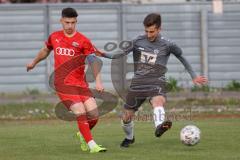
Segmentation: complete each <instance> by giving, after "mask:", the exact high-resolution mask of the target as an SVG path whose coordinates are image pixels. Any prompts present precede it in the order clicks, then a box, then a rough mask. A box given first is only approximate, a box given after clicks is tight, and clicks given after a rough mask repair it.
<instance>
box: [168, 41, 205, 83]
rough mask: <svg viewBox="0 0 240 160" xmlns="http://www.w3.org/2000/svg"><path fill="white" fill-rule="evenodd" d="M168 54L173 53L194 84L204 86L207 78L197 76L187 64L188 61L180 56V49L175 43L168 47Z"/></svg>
mask: <svg viewBox="0 0 240 160" xmlns="http://www.w3.org/2000/svg"><path fill="white" fill-rule="evenodd" d="M170 52H171V53H173V54H174V55H175V56H176V57H177V58H178V59H179V61H180V62H181V63H182V64H183V65H184V67H185V69H186V70H187V71H188V73H189V74H190V76H191V77H192V80H193V83H194V84H205V83H207V81H208V80H207V78H206V77H204V76H198V75H197V74H196V73H195V72H194V70H193V68H192V66H191V65H190V64H189V63H188V61H187V60H186V59H185V58H184V57H183V55H182V49H181V48H180V47H179V46H177V45H176V44H175V43H172V44H171V46H170Z"/></svg>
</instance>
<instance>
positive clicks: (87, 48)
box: [83, 39, 95, 55]
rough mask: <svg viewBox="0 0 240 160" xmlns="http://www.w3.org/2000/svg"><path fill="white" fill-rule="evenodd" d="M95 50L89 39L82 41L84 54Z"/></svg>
mask: <svg viewBox="0 0 240 160" xmlns="http://www.w3.org/2000/svg"><path fill="white" fill-rule="evenodd" d="M94 52H95V49H94V47H93V45H92V43H91V42H90V40H88V39H86V40H85V42H84V43H83V54H84V55H89V54H92V53H94Z"/></svg>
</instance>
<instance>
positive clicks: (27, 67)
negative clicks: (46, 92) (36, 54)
mask: <svg viewBox="0 0 240 160" xmlns="http://www.w3.org/2000/svg"><path fill="white" fill-rule="evenodd" d="M34 67H35V64H34V63H33V62H31V63H28V64H27V65H26V69H27V72H28V71H30V70H32V69H33V68H34Z"/></svg>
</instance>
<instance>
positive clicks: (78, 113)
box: [72, 110, 86, 117]
mask: <svg viewBox="0 0 240 160" xmlns="http://www.w3.org/2000/svg"><path fill="white" fill-rule="evenodd" d="M72 113H73V114H74V115H75V116H76V117H79V116H81V115H86V113H85V112H81V111H78V110H74V111H72Z"/></svg>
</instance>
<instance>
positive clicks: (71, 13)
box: [62, 7, 78, 18]
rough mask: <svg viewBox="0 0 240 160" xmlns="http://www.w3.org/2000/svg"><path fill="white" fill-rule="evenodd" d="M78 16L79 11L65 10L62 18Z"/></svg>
mask: <svg viewBox="0 0 240 160" xmlns="http://www.w3.org/2000/svg"><path fill="white" fill-rule="evenodd" d="M77 16H78V13H77V11H76V10H75V9H74V8H70V7H69V8H64V9H63V10H62V17H63V18H64V17H67V18H73V17H74V18H75V17H77Z"/></svg>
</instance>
